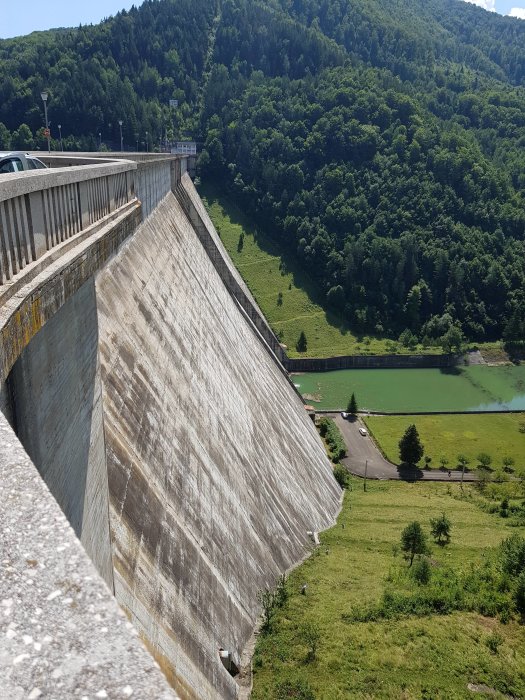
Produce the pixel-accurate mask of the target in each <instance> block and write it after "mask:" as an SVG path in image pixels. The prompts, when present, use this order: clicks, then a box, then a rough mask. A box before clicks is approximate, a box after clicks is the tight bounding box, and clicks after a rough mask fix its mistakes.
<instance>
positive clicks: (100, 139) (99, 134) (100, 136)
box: [98, 131, 102, 152]
mask: <svg viewBox="0 0 525 700" xmlns="http://www.w3.org/2000/svg"><path fill="white" fill-rule="evenodd" d="M101 148H102V134H101V132H100V131H99V132H98V150H99V152H100V149H101Z"/></svg>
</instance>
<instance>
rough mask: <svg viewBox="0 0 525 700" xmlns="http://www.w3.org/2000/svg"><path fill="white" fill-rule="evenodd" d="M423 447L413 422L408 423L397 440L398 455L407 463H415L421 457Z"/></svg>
mask: <svg viewBox="0 0 525 700" xmlns="http://www.w3.org/2000/svg"><path fill="white" fill-rule="evenodd" d="M423 453H424V448H423V445H422V444H421V440H420V439H419V433H418V432H417V428H416V426H415V425H414V424H412V425H409V426H408V428H407V429H406V430H405V434H404V435H403V437H402V438H401V440H400V441H399V457H400V459H401V461H402V462H406V463H407V464H417V463H418V462H419V460H420V459H421V457H423Z"/></svg>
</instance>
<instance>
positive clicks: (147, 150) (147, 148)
mask: <svg viewBox="0 0 525 700" xmlns="http://www.w3.org/2000/svg"><path fill="white" fill-rule="evenodd" d="M148 152H149V147H148V132H147V131H146V153H148Z"/></svg>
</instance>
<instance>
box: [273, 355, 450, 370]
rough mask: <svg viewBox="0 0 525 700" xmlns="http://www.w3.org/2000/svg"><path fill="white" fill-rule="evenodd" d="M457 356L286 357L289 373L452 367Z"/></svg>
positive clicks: (285, 361) (285, 362) (285, 363)
mask: <svg viewBox="0 0 525 700" xmlns="http://www.w3.org/2000/svg"><path fill="white" fill-rule="evenodd" d="M455 364H457V357H456V356H455V355H347V356H343V357H325V358H322V357H320V358H319V357H299V358H295V357H293V358H291V357H286V359H285V360H284V366H285V367H286V369H287V370H288V371H289V372H328V371H331V370H336V369H412V368H415V367H421V368H426V367H428V368H431V367H452V366H453V365H455Z"/></svg>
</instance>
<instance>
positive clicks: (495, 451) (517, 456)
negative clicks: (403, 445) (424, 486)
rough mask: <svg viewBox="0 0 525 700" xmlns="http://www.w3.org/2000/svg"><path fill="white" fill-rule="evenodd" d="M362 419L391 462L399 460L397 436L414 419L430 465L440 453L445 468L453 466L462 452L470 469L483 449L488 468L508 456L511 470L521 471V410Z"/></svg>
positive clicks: (524, 423)
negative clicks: (443, 459) (515, 411)
mask: <svg viewBox="0 0 525 700" xmlns="http://www.w3.org/2000/svg"><path fill="white" fill-rule="evenodd" d="M365 422H366V424H367V426H368V428H369V430H370V432H371V434H372V435H373V437H374V440H375V441H376V443H377V444H378V446H379V447H380V449H381V450H382V452H383V454H384V455H385V456H386V457H387V459H389V460H390V461H391V462H394V463H395V464H397V463H398V462H399V447H398V443H399V439H400V438H401V436H402V435H403V433H404V432H405V430H406V429H407V427H408V426H409V425H410V424H411V423H414V424H415V426H416V428H417V430H418V432H419V437H420V439H421V442H422V443H423V446H424V448H425V455H428V456H429V457H431V458H432V462H431V466H432V467H434V468H439V466H440V459H441V457H444V458H445V459H446V460H447V468H450V469H456V468H457V465H458V460H457V458H458V455H460V454H463V455H465V457H467V458H468V460H469V468H470V469H474V468H476V467H477V466H478V459H477V456H478V455H479V454H480V453H482V452H484V453H486V454H488V455H490V456H491V457H492V464H491V467H492V469H496V470H501V469H502V468H503V462H502V460H503V459H504V458H505V457H511V458H512V459H513V460H514V465H513V466H514V470H515V472H516V473H517V474H525V413H499V414H498V413H489V414H485V415H483V414H475V415H465V414H461V415H438V416H367V417H366V418H365ZM522 430H523V432H521V431H522Z"/></svg>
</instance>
